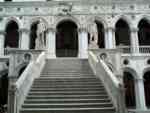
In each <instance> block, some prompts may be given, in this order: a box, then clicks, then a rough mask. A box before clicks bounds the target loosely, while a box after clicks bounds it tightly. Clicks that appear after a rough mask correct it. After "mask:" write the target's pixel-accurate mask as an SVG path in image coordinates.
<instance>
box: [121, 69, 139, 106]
mask: <svg viewBox="0 0 150 113" xmlns="http://www.w3.org/2000/svg"><path fill="white" fill-rule="evenodd" d="M123 82H124V88H125V103H126V107H128V108H135V107H136V100H135V85H134V77H133V76H132V74H131V73H130V72H127V71H125V72H124V76H123Z"/></svg>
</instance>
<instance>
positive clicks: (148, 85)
mask: <svg viewBox="0 0 150 113" xmlns="http://www.w3.org/2000/svg"><path fill="white" fill-rule="evenodd" d="M144 90H145V101H146V106H147V107H148V108H149V107H150V71H148V72H146V73H145V74H144Z"/></svg>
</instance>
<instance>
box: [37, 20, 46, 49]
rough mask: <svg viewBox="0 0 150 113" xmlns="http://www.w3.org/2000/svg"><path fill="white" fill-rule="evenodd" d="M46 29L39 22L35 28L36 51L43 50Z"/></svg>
mask: <svg viewBox="0 0 150 113" xmlns="http://www.w3.org/2000/svg"><path fill="white" fill-rule="evenodd" d="M45 31H46V28H45V25H44V23H43V22H42V21H39V23H38V28H37V38H36V49H44V48H45V46H46V45H45V38H46V37H45V35H44V33H45Z"/></svg>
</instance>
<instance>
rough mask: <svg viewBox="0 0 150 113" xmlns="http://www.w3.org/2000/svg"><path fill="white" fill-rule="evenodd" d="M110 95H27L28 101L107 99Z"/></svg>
mask: <svg viewBox="0 0 150 113" xmlns="http://www.w3.org/2000/svg"><path fill="white" fill-rule="evenodd" d="M105 98H108V95H99V94H85V95H46V96H45V95H27V99H105Z"/></svg>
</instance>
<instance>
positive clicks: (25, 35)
mask: <svg viewBox="0 0 150 113" xmlns="http://www.w3.org/2000/svg"><path fill="white" fill-rule="evenodd" d="M19 32H20V36H21V39H20V42H21V45H20V46H21V49H24V50H25V49H29V43H30V36H29V35H30V30H29V29H26V28H22V29H20V30H19Z"/></svg>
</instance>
